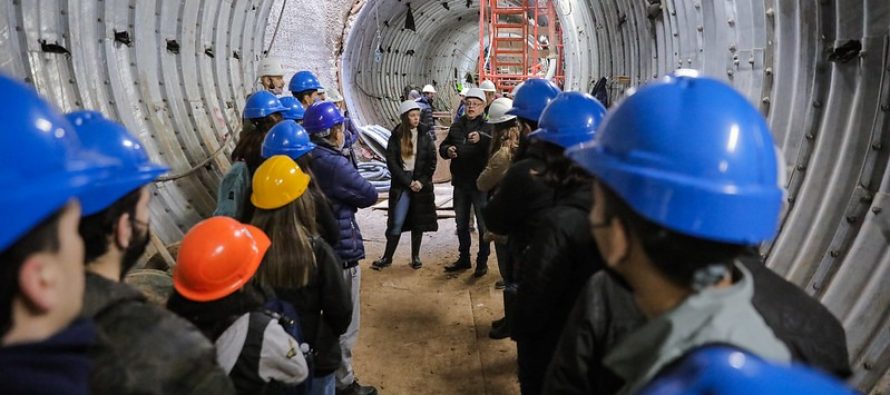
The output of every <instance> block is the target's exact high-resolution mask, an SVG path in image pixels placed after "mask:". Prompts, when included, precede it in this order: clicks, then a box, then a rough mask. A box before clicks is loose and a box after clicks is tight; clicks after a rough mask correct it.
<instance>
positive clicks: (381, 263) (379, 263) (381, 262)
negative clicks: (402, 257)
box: [371, 258, 392, 270]
mask: <svg viewBox="0 0 890 395" xmlns="http://www.w3.org/2000/svg"><path fill="white" fill-rule="evenodd" d="M389 265H392V258H390V259H386V258H380V259H378V260H376V261H374V263H372V264H371V269H374V270H380V269H383V268H385V267H387V266H389Z"/></svg>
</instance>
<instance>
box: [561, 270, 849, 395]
mask: <svg viewBox="0 0 890 395" xmlns="http://www.w3.org/2000/svg"><path fill="white" fill-rule="evenodd" d="M740 261H741V263H742V264H743V265H744V266H745V267H746V268H747V269H748V271H749V272H750V273H751V277H752V279H753V281H754V296H753V298H752V304H753V306H754V308H755V309H756V310H757V311H758V313H759V314H760V316H761V317H763V320H764V321H765V322H766V324H767V325H768V326H769V327H770V329H772V331H773V333H775V335H776V336H777V337H778V338H779V339H780V340H781V341H782V342H783V343H784V344H785V345H786V347H787V348H788V350H789V351H790V352H791V357H792V359H793V360H794V361H797V362H800V363H803V364H806V365H809V366H812V367H816V368H819V369H822V370H824V371H826V372H830V373H833V374H834V375H836V376H838V377H841V378H845V377H847V376H849V375H850V363H849V357H848V353H847V343H846V336H845V333H844V328H843V326H841V324H840V322H839V321H838V320H837V318H835V317H834V316H833V315H832V314H831V312H829V311H828V309H826V308H825V307H824V306H822V304H820V303H819V302H818V301H817V300H815V299H813V298H812V297H810V296H809V295H807V294H806V293H805V292H803V290H801V289H800V288H798V287H797V286H796V285H794V284H792V283H790V282H788V281H787V280H785V279H784V278H782V277H781V276H779V275H777V274H776V273H775V272H773V271H772V270H770V269H769V268H767V267H765V266H764V265H763V263H762V262H760V260H759V259H757V258H753V257H743V258H741V259H740ZM612 276H613V275H611V274H608V273H606V272H600V273H598V274H595V275H594V276H593V277H592V278H591V279H590V280H589V281H588V283H587V285H586V286H585V287H584V289H582V291H581V294H580V295H579V297H578V299H577V301H576V303H575V307H574V308H573V310H572V312H571V314H570V315H569V319H568V321H567V323H566V327H565V330H564V331H563V333H562V336H561V338H560V341H559V345H558V346H557V350H556V353H555V354H554V356H553V360H552V361H551V363H550V367H549V368H548V370H547V378H546V380H545V385H544V391H545V393H547V394H614V393H617V392H618V390H619V389H620V388H621V386H622V385H623V381H622V380H621V379H620V378H618V377H617V375H616V374H615V373H613V372H611V371H610V370H608V369H606V368H605V367H604V366H603V363H602V360H603V357H604V356H605V355H606V353H607V352H608V351H609V350H611V349H612V348H614V347H615V345H616V344H618V343H619V342H620V341H621V340H622V339H624V338H625V337H626V336H627V335H628V334H630V333H631V332H633V331H635V330H636V329H638V328H640V327H642V326H643V325H644V324H645V323H646V318H645V317H644V316H643V314H642V313H641V312H640V311H639V309H638V308H637V306H636V304H635V302H634V300H633V295H632V294H631V293H630V291H629V290H627V289H626V288H624V287H623V286H622V285H620V283H619V282H618V281H617V280H615V279H614V278H613V277H612Z"/></svg>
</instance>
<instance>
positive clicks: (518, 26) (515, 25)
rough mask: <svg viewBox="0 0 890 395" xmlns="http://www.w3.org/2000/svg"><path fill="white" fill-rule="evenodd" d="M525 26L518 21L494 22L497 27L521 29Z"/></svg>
mask: <svg viewBox="0 0 890 395" xmlns="http://www.w3.org/2000/svg"><path fill="white" fill-rule="evenodd" d="M526 26H527V25H523V24H520V23H495V25H494V27H496V28H498V29H522V28H524V27H526Z"/></svg>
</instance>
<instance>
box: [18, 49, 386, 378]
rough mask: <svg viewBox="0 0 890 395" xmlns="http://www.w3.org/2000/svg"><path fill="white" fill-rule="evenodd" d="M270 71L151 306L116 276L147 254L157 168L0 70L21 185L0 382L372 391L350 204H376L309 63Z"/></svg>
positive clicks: (94, 116)
mask: <svg viewBox="0 0 890 395" xmlns="http://www.w3.org/2000/svg"><path fill="white" fill-rule="evenodd" d="M276 68H277V69H279V70H280V66H278V67H268V64H264V67H263V68H262V70H263V71H264V72H272V73H273V74H275V72H276V70H275V69H276ZM281 74H283V73H281ZM267 77H268V75H264V76H263V78H261V80H262V82H263V84H264V87H267V88H269V89H261V90H258V91H257V92H255V93H253V94H251V95H250V96H249V97H248V98H247V101H246V104H245V107H244V109H243V117H244V129H243V130H242V132H241V134H240V136H239V139H238V142H237V144H236V147H235V148H234V150H233V151H232V160H233V162H232V163H233V165H232V168H231V169H230V170H229V171H228V172H227V173H226V175H225V177H224V180H223V182H222V183H221V185H220V190H219V199H218V201H217V208H216V211H215V213H214V216H212V217H211V218H208V219H206V220H204V221H201V222H199V223H198V224H197V225H195V226H194V227H193V228H192V229H190V230H189V231H188V232H187V233H186V234H185V236H184V238H183V240H182V243H181V245H180V247H179V251H178V255H177V258H176V262H175V267H174V268H173V275H172V279H171V282H172V289H173V290H172V293H171V294H170V295H169V297H167V298H166V300H165V303H164V304H161V305H159V304H156V303H151V302H149V301H148V299H146V297H145V296H144V294H143V293H142V292H140V290H139V289H136V288H134V287H132V286H130V285H128V284H126V283H124V282H123V279H124V277H125V276H126V275H127V274H128V273H129V272H130V271H131V269H132V268H133V267H134V266H135V264H136V263H137V262H138V261H139V259H140V257H141V256H142V255H143V254H144V252H145V251H146V248H147V245H148V243H149V240H150V215H149V205H150V201H151V198H152V195H153V192H152V185H153V184H154V182H155V181H156V180H157V179H158V177H159V176H161V175H162V174H164V173H165V172H167V171H168V168H167V167H165V166H163V165H161V164H158V163H154V162H152V161H150V160H149V156H148V154H147V152H146V150H145V148H144V147H143V145H142V143H141V142H140V141H139V139H138V138H136V137H135V136H134V135H133V134H132V133H130V132H129V131H128V130H127V129H126V128H125V127H124V126H123V125H121V124H119V123H117V122H114V121H112V120H110V119H108V118H107V117H105V116H104V115H103V114H101V113H99V112H96V111H89V110H79V111H74V112H71V113H68V114H60V113H58V112H57V110H55V109H54V108H53V107H52V106H51V105H49V104H48V103H47V102H46V101H45V100H44V99H42V98H41V97H39V96H38V95H37V94H36V93H35V92H34V91H33V90H32V89H31V88H29V87H27V86H25V85H24V84H21V83H19V82H16V81H14V80H12V79H10V78H8V77H6V76H0V100H2V101H3V102H4V104H6V105H7V108H9V109H11V111H9V112H4V113H3V115H2V117H0V118H2V120H3V122H4V125H5V126H4V128H5V130H6V131H5V132H4V133H2V134H0V141H2V146H3V148H2V150H3V153H2V154H3V155H2V156H3V170H2V171H0V179H2V180H4V181H8V182H10V183H13V182H15V183H16V186H15V187H13V188H11V189H10V190H9V191H8V193H7V194H6V197H4V198H3V202H4V217H5V218H6V221H7V226H5V227H4V228H3V230H2V231H0V251H2V253H0V255H2V263H3V265H2V266H0V267H2V272H0V273H2V274H0V281H2V283H3V284H2V287H0V290H2V291H0V292H2V301H0V306H2V312H0V317H2V319H0V333H2V345H0V392H2V393H4V394H7V393H9V394H63V393H64V394H86V393H99V394H137V393H138V394H199V393H200V394H331V395H333V394H365V395H367V394H375V393H376V392H377V391H376V389H375V388H374V387H371V386H362V385H360V384H359V383H358V381H357V380H356V379H355V376H354V373H353V370H352V348H353V347H354V345H355V342H356V340H357V337H358V328H359V319H360V307H359V306H360V304H359V289H360V281H361V272H360V268H359V266H358V262H359V261H360V260H361V259H363V258H364V247H363V245H362V238H361V234H360V232H359V230H358V225H357V223H356V221H355V212H356V211H357V210H358V209H359V208H362V207H368V206H370V205H371V204H373V203H375V202H376V201H377V192H376V191H375V189H374V188H373V186H371V184H370V183H368V182H367V181H366V180H364V179H363V178H362V177H361V176H360V175H359V173H358V171H357V169H356V167H355V159H354V157H353V156H352V155H351V152H350V151H349V150H348V149H347V148H346V147H348V146H350V145H351V142H350V139H354V138H355V133H354V130H352V131H351V130H350V129H351V128H354V126H351V122H350V121H349V120H348V118H347V117H345V116H344V114H343V112H342V111H341V108H342V98H341V97H339V94H338V93H337V92H336V91H334V90H327V91H325V93H326V95H327V96H328V98H327V100H323V99H322V98H321V97H320V95H319V91H321V90H322V89H323V88H322V86H321V84H320V83H319V82H318V79H317V78H316V77H315V76H314V75H313V74H312V73H311V72H309V71H301V72H298V73H297V74H296V75H295V76H294V77H293V78H292V79H291V81H290V84H289V87H290V89H291V92H292V94H293V96H287V97H281V98H279V97H276V95H275V93H274V92H275V88H276V87H278V88H280V87H281V84H280V80H279V79H277V78H267ZM273 77H274V76H273Z"/></svg>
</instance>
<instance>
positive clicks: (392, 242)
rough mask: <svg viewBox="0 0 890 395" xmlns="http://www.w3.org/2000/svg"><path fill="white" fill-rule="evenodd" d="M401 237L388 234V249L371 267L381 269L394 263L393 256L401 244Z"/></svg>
mask: <svg viewBox="0 0 890 395" xmlns="http://www.w3.org/2000/svg"><path fill="white" fill-rule="evenodd" d="M401 238H402V236H401V235H397V236H390V235H387V236H386V250H385V251H384V252H383V257H382V258H380V259H378V260H376V261H374V263H372V264H371V269H374V270H380V269H383V268H385V267H387V266H389V265H392V256H393V254H395V253H396V247H398V246H399V239H401Z"/></svg>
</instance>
